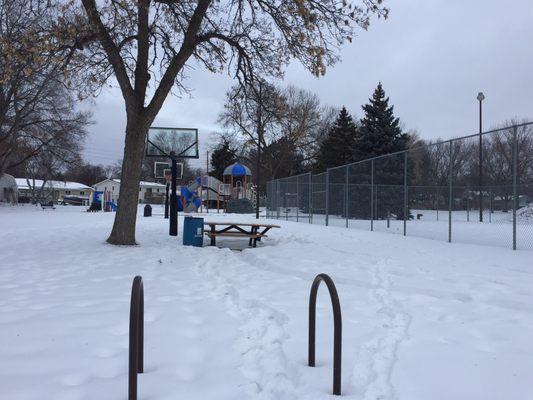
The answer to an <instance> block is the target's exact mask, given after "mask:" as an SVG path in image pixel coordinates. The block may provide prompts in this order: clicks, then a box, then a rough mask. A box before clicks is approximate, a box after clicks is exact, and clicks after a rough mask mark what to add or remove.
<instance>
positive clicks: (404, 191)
mask: <svg viewBox="0 0 533 400" xmlns="http://www.w3.org/2000/svg"><path fill="white" fill-rule="evenodd" d="M407 213H408V207H407V151H406V152H405V153H404V158H403V235H404V236H406V235H407Z"/></svg>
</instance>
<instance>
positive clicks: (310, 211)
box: [309, 172, 313, 224]
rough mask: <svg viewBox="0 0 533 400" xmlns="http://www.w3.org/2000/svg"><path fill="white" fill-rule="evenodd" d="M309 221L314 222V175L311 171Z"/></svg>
mask: <svg viewBox="0 0 533 400" xmlns="http://www.w3.org/2000/svg"><path fill="white" fill-rule="evenodd" d="M309 223H310V224H312V223H313V175H311V172H309Z"/></svg>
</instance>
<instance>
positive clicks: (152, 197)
mask: <svg viewBox="0 0 533 400" xmlns="http://www.w3.org/2000/svg"><path fill="white" fill-rule="evenodd" d="M165 188H166V187H165V185H162V184H160V183H157V182H146V181H141V182H140V183H139V198H138V202H139V203H152V204H161V203H163V202H164V199H165ZM93 189H94V190H95V191H97V192H104V191H106V192H109V193H110V199H111V201H112V202H113V203H115V204H117V203H118V197H119V192H120V179H106V180H105V181H102V182H98V183H97V184H95V185H94V186H93Z"/></svg>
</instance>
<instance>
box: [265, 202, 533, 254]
mask: <svg viewBox="0 0 533 400" xmlns="http://www.w3.org/2000/svg"><path fill="white" fill-rule="evenodd" d="M478 212H479V211H477V210H476V211H470V212H467V211H453V213H452V242H455V243H467V244H480V245H485V246H501V247H506V248H512V247H513V214H512V212H501V211H495V212H493V213H490V212H489V211H488V210H486V211H485V214H484V218H485V219H484V222H482V223H480V222H479V221H478V218H479V216H478ZM411 214H412V215H413V216H415V219H412V220H409V221H407V222H406V233H407V236H417V237H422V238H428V239H435V240H444V241H448V234H449V232H448V227H449V223H448V211H443V210H440V211H437V210H411ZM417 214H420V219H416V215H417ZM272 215H273V216H275V213H274V212H273V213H272ZM279 219H282V220H283V219H285V220H290V221H299V222H303V223H307V222H308V221H309V215H308V214H305V213H302V212H299V213H298V212H297V209H296V207H293V208H283V209H281V210H280V213H279ZM312 223H313V224H317V225H325V223H326V216H325V215H324V214H314V215H313V216H312ZM329 225H330V226H339V227H346V218H345V217H342V216H338V215H330V216H329ZM348 227H349V228H355V229H364V230H368V231H370V229H371V222H370V220H362V219H349V220H348ZM374 231H378V232H387V233H395V234H400V235H403V221H401V220H400V221H399V220H395V219H391V220H390V221H389V223H388V224H387V221H386V220H375V221H374ZM516 236H517V239H516V246H517V248H518V249H521V250H533V207H532V206H527V207H523V208H521V209H519V210H518V211H517V224H516Z"/></svg>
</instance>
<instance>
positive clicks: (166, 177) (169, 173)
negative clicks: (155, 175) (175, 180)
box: [164, 169, 172, 183]
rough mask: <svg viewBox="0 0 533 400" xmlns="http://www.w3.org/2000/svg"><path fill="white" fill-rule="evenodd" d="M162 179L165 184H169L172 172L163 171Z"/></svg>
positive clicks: (168, 170) (169, 170)
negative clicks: (163, 178)
mask: <svg viewBox="0 0 533 400" xmlns="http://www.w3.org/2000/svg"><path fill="white" fill-rule="evenodd" d="M164 177H165V181H166V182H167V183H170V182H171V181H172V170H171V169H165V171H164Z"/></svg>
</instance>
